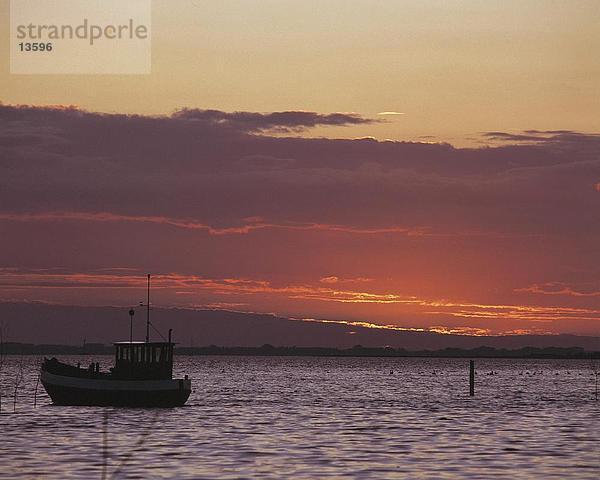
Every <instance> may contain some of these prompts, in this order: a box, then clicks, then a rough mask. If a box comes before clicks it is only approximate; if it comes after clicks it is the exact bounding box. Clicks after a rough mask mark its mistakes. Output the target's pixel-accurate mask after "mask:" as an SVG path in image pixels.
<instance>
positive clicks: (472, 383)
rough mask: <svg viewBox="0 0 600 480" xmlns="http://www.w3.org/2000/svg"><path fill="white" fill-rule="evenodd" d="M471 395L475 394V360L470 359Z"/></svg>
mask: <svg viewBox="0 0 600 480" xmlns="http://www.w3.org/2000/svg"><path fill="white" fill-rule="evenodd" d="M469 396H471V397H473V396H475V360H469Z"/></svg>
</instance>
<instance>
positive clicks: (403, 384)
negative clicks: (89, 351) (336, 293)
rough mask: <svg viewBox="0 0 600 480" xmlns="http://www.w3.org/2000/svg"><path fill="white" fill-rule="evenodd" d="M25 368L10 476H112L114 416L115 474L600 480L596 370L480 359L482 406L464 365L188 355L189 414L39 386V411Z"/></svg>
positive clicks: (32, 372) (4, 428) (7, 392)
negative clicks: (60, 403) (89, 401)
mask: <svg viewBox="0 0 600 480" xmlns="http://www.w3.org/2000/svg"><path fill="white" fill-rule="evenodd" d="M63 358H64V359H65V360H67V361H70V362H73V363H77V362H78V361H81V363H82V365H87V364H88V363H90V362H91V361H94V362H95V361H99V362H100V364H101V365H102V366H103V367H104V368H106V367H107V366H108V365H110V364H111V361H112V359H111V358H110V357H70V358H69V357H63ZM23 360H24V363H23V367H24V368H23V372H24V380H23V383H22V385H21V388H20V389H19V396H18V399H17V412H16V413H14V414H13V413H12V409H13V405H12V395H13V390H14V378H15V372H16V371H17V369H18V364H19V362H20V358H19V357H8V363H7V364H5V365H4V371H3V373H2V381H3V384H2V393H3V397H2V412H3V413H2V415H1V416H0V431H1V433H2V437H1V440H0V461H1V465H2V468H1V469H0V477H2V478H35V477H44V478H61V479H62V478H100V477H101V473H102V466H103V455H102V438H103V420H104V417H105V415H104V413H105V412H108V419H107V423H108V427H107V433H108V435H107V440H108V477H107V478H111V475H113V473H114V472H115V471H117V470H118V469H120V471H119V472H118V474H117V475H116V476H115V478H164V477H176V478H247V477H252V478H284V477H290V478H299V479H303V478H306V479H315V478H323V477H328V476H329V477H342V476H343V477H346V478H347V477H355V478H377V479H384V478H403V477H405V478H415V477H417V476H419V475H420V476H421V477H423V478H457V477H468V478H490V477H491V476H494V477H495V478H507V479H508V478H511V479H512V478H566V477H569V478H590V479H592V478H593V479H596V478H599V477H600V462H599V454H600V443H599V439H598V434H599V432H600V401H595V400H594V379H595V376H594V375H593V372H592V369H591V366H590V363H589V362H587V361H564V360H491V359H490V360H483V359H481V360H477V361H476V366H477V378H476V396H475V397H473V398H470V397H469V384H468V363H469V362H468V360H461V359H451V360H449V359H409V358H394V359H389V358H386V359H369V358H313V357H300V358H290V357H179V358H178V359H176V361H177V362H178V363H177V365H176V369H175V370H176V372H175V374H176V375H177V376H181V375H183V373H187V374H188V375H190V377H191V378H192V379H193V389H194V391H193V392H192V395H191V397H190V399H189V401H188V404H187V405H186V406H185V407H182V408H175V409H126V408H94V407H55V406H52V405H50V402H49V399H48V397H47V395H46V393H45V392H44V390H43V387H42V386H41V384H40V385H39V389H38V394H37V408H35V409H34V408H33V401H34V390H35V386H36V379H37V374H38V365H39V361H40V359H39V358H37V357H23ZM494 372H495V374H492V373H494Z"/></svg>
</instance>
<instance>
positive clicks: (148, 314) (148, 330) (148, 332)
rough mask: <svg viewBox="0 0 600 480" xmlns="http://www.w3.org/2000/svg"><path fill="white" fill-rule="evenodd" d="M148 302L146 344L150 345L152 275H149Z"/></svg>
mask: <svg viewBox="0 0 600 480" xmlns="http://www.w3.org/2000/svg"><path fill="white" fill-rule="evenodd" d="M146 300H147V301H146V343H148V342H149V341H150V274H148V297H147V299H146Z"/></svg>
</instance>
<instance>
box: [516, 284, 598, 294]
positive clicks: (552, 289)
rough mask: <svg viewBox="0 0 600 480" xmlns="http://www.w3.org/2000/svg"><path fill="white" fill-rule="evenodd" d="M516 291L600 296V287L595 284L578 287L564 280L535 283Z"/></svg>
mask: <svg viewBox="0 0 600 480" xmlns="http://www.w3.org/2000/svg"><path fill="white" fill-rule="evenodd" d="M515 292H521V293H535V294H541V295H567V296H572V297H600V289H598V288H597V287H595V286H592V287H587V288H586V287H580V288H577V287H574V286H571V285H566V284H564V283H562V282H546V283H541V284H537V283H535V284H533V285H530V286H528V287H523V288H516V289H515Z"/></svg>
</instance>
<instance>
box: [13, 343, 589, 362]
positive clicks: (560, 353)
mask: <svg viewBox="0 0 600 480" xmlns="http://www.w3.org/2000/svg"><path fill="white" fill-rule="evenodd" d="M2 349H3V353H4V354H7V355H112V354H113V353H114V350H113V346H112V345H103V344H97V343H92V344H86V345H85V346H74V345H45V344H41V345H35V344H29V343H15V342H12V343H5V344H4V345H3V346H2ZM175 353H176V354H177V355H181V356H207V355H218V356H227V355H229V356H260V357H266V356H269V357H272V356H285V357H384V358H389V357H421V358H521V359H600V351H587V350H584V349H583V348H580V347H568V348H564V347H546V348H537V347H524V348H519V349H498V348H492V347H478V348H472V349H462V348H444V349H440V350H406V349H403V348H391V347H362V346H360V345H356V346H354V347H352V348H346V349H340V348H327V347H275V346H273V345H263V346H261V347H219V346H215V345H211V346H208V347H176V348H175Z"/></svg>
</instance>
